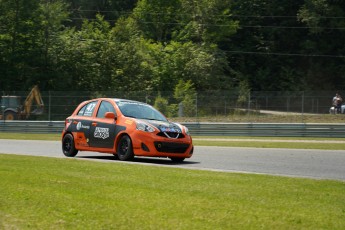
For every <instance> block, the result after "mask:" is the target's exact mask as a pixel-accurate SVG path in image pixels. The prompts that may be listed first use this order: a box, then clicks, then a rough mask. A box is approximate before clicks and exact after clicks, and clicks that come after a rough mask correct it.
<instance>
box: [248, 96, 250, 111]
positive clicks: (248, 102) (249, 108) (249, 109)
mask: <svg viewBox="0 0 345 230" xmlns="http://www.w3.org/2000/svg"><path fill="white" fill-rule="evenodd" d="M249 113H250V91H249V92H248V114H249Z"/></svg>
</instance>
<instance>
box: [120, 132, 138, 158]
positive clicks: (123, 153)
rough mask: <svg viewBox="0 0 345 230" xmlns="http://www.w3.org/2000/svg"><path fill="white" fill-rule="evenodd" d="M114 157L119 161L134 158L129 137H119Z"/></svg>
mask: <svg viewBox="0 0 345 230" xmlns="http://www.w3.org/2000/svg"><path fill="white" fill-rule="evenodd" d="M116 155H117V157H118V158H119V160H121V161H129V160H132V159H133V158H134V153H133V146H132V140H131V138H130V137H129V136H127V135H124V136H122V137H121V139H120V141H119V143H118V145H117V154H116Z"/></svg>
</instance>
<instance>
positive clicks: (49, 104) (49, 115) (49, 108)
mask: <svg viewBox="0 0 345 230" xmlns="http://www.w3.org/2000/svg"><path fill="white" fill-rule="evenodd" d="M48 96H49V99H48V120H49V121H51V94H50V90H49V93H48Z"/></svg>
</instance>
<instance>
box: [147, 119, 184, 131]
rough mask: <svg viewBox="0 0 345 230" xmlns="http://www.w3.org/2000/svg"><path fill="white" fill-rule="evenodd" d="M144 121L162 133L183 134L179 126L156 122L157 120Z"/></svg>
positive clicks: (166, 122)
mask: <svg viewBox="0 0 345 230" xmlns="http://www.w3.org/2000/svg"><path fill="white" fill-rule="evenodd" d="M144 121H145V122H147V123H149V124H151V125H153V126H155V127H156V128H157V129H159V130H160V131H161V132H169V133H182V130H181V128H180V127H179V126H178V125H176V124H174V123H172V122H169V121H156V120H144Z"/></svg>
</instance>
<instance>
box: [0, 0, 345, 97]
mask: <svg viewBox="0 0 345 230" xmlns="http://www.w3.org/2000/svg"><path fill="white" fill-rule="evenodd" d="M344 35H345V1H341V0H304V1H290V0H279V1H278V0H276V1H271V0H241V1H236V0H127V1H119V0H103V1H99V0H69V1H68V0H30V1H27V0H0V90H1V91H15V90H28V89H29V88H31V87H32V85H35V84H38V85H39V87H40V89H41V90H55V91H64V90H68V91H95V92H97V91H147V92H149V91H152V92H164V91H175V92H176V90H178V89H179V88H188V89H190V90H191V91H192V92H193V93H194V91H195V90H196V91H199V92H202V91H217V90H222V91H232V90H239V91H248V90H254V91H298V90H305V91H308V90H341V89H343V88H345V74H344V73H345V45H344V39H343V38H344V37H345V36H344ZM176 93H177V94H178V92H176ZM176 97H178V96H176Z"/></svg>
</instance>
